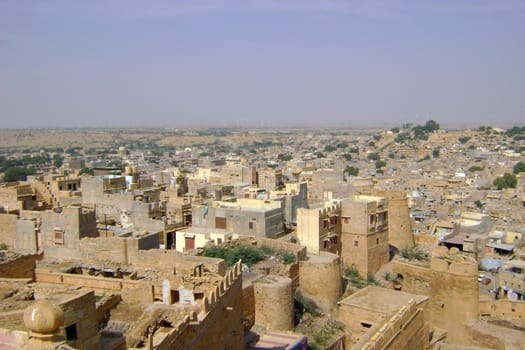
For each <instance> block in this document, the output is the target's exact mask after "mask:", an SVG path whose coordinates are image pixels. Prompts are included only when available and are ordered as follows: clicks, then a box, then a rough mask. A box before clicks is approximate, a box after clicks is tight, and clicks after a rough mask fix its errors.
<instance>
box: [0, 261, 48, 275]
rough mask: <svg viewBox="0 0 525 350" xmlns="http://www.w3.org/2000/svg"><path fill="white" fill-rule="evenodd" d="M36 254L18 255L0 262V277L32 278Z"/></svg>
mask: <svg viewBox="0 0 525 350" xmlns="http://www.w3.org/2000/svg"><path fill="white" fill-rule="evenodd" d="M39 258H40V256H38V255H20V256H17V257H14V258H12V259H9V260H6V261H1V262H0V277H1V278H30V279H33V271H34V269H35V266H36V261H37V260H38V259H39Z"/></svg>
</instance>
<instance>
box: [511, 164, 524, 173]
mask: <svg viewBox="0 0 525 350" xmlns="http://www.w3.org/2000/svg"><path fill="white" fill-rule="evenodd" d="M513 173H514V174H519V173H525V163H523V162H519V163H516V165H514V169H513Z"/></svg>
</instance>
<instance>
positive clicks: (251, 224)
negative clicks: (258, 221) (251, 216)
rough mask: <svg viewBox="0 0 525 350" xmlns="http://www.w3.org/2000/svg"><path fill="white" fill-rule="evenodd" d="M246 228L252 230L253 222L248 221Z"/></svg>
mask: <svg viewBox="0 0 525 350" xmlns="http://www.w3.org/2000/svg"><path fill="white" fill-rule="evenodd" d="M248 228H249V229H250V230H253V222H249V223H248Z"/></svg>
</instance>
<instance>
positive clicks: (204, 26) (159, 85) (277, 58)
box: [0, 0, 525, 128]
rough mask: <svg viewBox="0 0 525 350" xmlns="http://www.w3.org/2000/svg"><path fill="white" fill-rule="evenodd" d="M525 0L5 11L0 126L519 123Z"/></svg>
mask: <svg viewBox="0 0 525 350" xmlns="http://www.w3.org/2000/svg"><path fill="white" fill-rule="evenodd" d="M523 104H525V0H435V1H429V0H370V1H366V0H188V1H182V0H171V1H170V0H163V1H162V0H0V128H1V127H36V126H43V125H49V126H68V127H69V126H124V125H130V126H142V125H145V126H149V125H151V126H159V125H170V126H182V125H184V126H185V125H195V124H197V125H256V126H261V125H263V126H270V125H276V124H280V125H282V124H286V125H301V124H308V125H312V124H322V123H330V124H336V123H344V124H356V123H360V124H362V123H389V124H392V123H403V122H408V121H411V122H416V123H423V122H424V121H426V120H427V119H429V117H431V118H433V119H436V120H437V121H439V122H441V123H449V122H470V121H473V122H481V123H484V122H487V123H488V122H514V123H516V124H517V123H519V122H521V113H520V109H521V105H523Z"/></svg>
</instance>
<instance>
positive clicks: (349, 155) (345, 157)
mask: <svg viewBox="0 0 525 350" xmlns="http://www.w3.org/2000/svg"><path fill="white" fill-rule="evenodd" d="M343 158H344V159H345V160H346V161H347V162H349V161H351V160H352V155H351V154H350V153H343Z"/></svg>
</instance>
